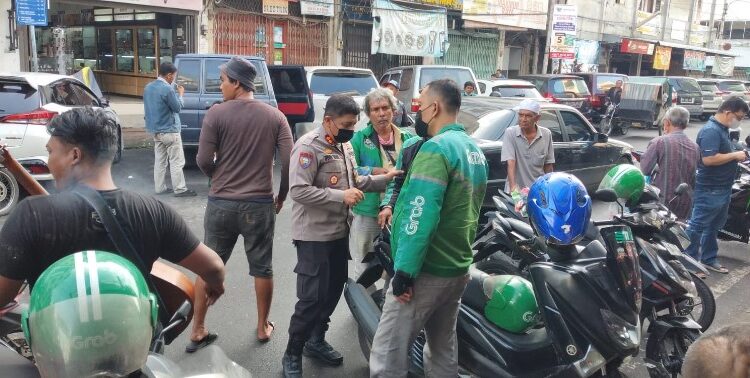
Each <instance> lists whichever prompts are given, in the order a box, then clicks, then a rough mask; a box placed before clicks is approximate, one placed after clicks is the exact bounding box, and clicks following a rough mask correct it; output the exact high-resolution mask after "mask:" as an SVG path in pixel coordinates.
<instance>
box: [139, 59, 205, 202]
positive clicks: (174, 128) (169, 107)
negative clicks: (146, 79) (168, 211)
mask: <svg viewBox="0 0 750 378" xmlns="http://www.w3.org/2000/svg"><path fill="white" fill-rule="evenodd" d="M175 77H177V67H175V65H174V64H172V63H170V62H164V63H162V64H161V65H159V77H158V78H157V79H156V80H154V81H152V82H150V83H148V85H146V88H145V89H144V90H143V107H144V110H145V116H146V131H148V132H149V133H150V134H153V135H154V186H155V190H156V194H165V193H170V192H173V191H174V196H175V197H190V196H194V195H195V191H193V190H190V189H188V188H187V186H186V185H185V175H184V174H183V173H182V168H183V167H184V166H185V153H184V152H183V151H182V138H181V137H180V127H181V123H180V110H181V109H182V105H183V99H182V95H183V94H184V93H185V88H183V87H182V86H178V87H177V92H175V90H174V87H173V85H172V83H173V82H174V79H175ZM178 93H179V95H178ZM167 167H169V174H170V176H171V177H172V188H173V189H170V188H168V187H167V184H166V182H165V181H166V175H167Z"/></svg>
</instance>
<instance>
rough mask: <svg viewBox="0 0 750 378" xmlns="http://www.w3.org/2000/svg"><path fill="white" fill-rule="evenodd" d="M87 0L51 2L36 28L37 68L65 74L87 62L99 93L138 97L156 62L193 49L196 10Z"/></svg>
mask: <svg viewBox="0 0 750 378" xmlns="http://www.w3.org/2000/svg"><path fill="white" fill-rule="evenodd" d="M89 3H91V5H87V4H86V2H76V3H64V2H54V1H53V2H51V3H50V9H49V26H47V27H37V28H36V32H35V36H36V49H37V56H38V69H39V71H40V72H51V73H59V74H66V75H70V74H72V73H74V72H76V71H79V70H80V69H81V68H83V67H90V68H92V69H93V70H94V72H95V74H96V78H97V81H98V82H99V85H100V86H101V88H102V90H103V91H104V92H108V93H112V94H122V95H131V96H142V95H143V88H144V87H145V85H146V84H147V83H148V82H150V81H152V80H153V79H154V78H156V76H157V70H158V67H159V64H160V63H161V62H171V61H173V60H174V56H175V55H177V54H183V53H189V52H193V51H194V48H195V25H194V22H195V21H194V18H195V16H197V12H196V13H195V15H192V12H189V11H188V12H182V13H184V14H179V13H178V14H174V13H166V12H160V11H159V10H160V9H158V8H153V7H139V8H134V7H132V4H129V5H126V4H112V3H105V2H102V1H90V2H89ZM139 3H140V2H139ZM197 3H200V1H198V2H197ZM103 5H110V6H103ZM112 5H114V6H112ZM183 11H184V10H183Z"/></svg>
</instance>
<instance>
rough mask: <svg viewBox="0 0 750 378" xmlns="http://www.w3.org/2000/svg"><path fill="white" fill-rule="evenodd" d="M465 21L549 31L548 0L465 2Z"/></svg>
mask: <svg viewBox="0 0 750 378" xmlns="http://www.w3.org/2000/svg"><path fill="white" fill-rule="evenodd" d="M461 17H462V18H463V19H464V20H467V21H475V22H482V23H486V24H495V25H503V26H512V27H517V28H524V29H536V30H547V0H525V1H522V0H463V14H462V16H461Z"/></svg>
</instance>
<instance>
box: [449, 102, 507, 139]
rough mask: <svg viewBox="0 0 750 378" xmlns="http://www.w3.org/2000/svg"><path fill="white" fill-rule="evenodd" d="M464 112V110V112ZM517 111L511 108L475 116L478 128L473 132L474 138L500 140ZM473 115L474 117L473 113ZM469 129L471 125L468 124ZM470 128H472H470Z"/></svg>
mask: <svg viewBox="0 0 750 378" xmlns="http://www.w3.org/2000/svg"><path fill="white" fill-rule="evenodd" d="M462 113H463V112H462ZM515 116H516V113H515V112H514V111H512V110H510V109H503V110H499V111H496V112H492V113H490V114H487V115H485V116H482V117H480V118H478V119H477V118H474V123H475V124H476V130H475V131H474V132H473V133H472V134H471V136H473V137H474V138H478V139H486V140H500V139H501V138H502V137H503V134H504V133H505V129H507V128H508V126H510V123H511V122H512V121H513V118H514V117H515ZM472 117H474V116H473V115H472ZM467 129H469V127H468V126H467ZM469 130H470V129H469Z"/></svg>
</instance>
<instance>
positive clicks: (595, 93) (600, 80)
mask: <svg viewBox="0 0 750 378" xmlns="http://www.w3.org/2000/svg"><path fill="white" fill-rule="evenodd" d="M575 75H576V76H580V77H581V78H583V80H584V81H585V82H586V86H587V87H588V88H589V92H591V109H592V110H593V111H594V112H596V113H595V114H593V116H592V117H591V118H592V122H594V123H599V121H601V118H602V117H603V116H604V113H606V112H607V102H606V98H607V93H608V92H609V89H610V88H612V87H614V86H615V84H616V83H617V81H618V80H621V81H622V82H623V83H626V82H627V81H628V77H627V76H626V75H623V74H618V73H603V72H601V73H600V72H594V73H576V74H575Z"/></svg>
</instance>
